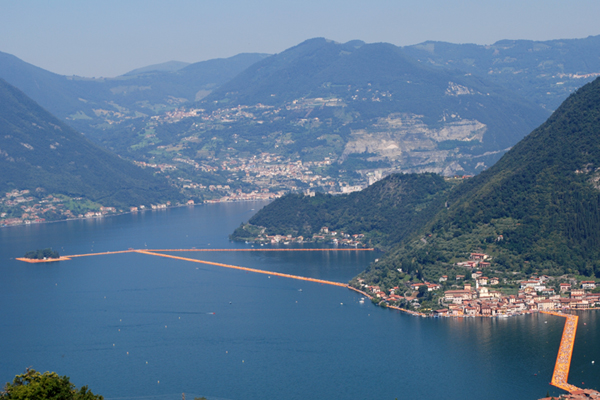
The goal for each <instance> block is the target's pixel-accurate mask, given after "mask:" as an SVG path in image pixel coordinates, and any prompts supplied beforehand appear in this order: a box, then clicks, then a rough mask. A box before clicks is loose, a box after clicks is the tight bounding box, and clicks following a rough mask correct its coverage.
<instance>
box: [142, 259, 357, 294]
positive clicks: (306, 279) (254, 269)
mask: <svg viewBox="0 0 600 400" xmlns="http://www.w3.org/2000/svg"><path fill="white" fill-rule="evenodd" d="M165 251H171V250H165ZM135 252H136V253H140V254H148V255H151V256H158V257H166V258H173V259H175V260H183V261H190V262H195V263H200V264H209V265H216V266H218V267H225V268H232V269H239V270H241V271H248V272H256V273H258V274H265V275H269V276H270V275H273V276H280V277H282V278H291V279H297V280H301V281H309V282H317V283H322V284H324V285H332V286H341V287H345V288H347V287H348V285H347V284H345V283H340V282H332V281H326V280H323V279H315V278H307V277H304V276H298V275H290V274H282V273H280V272H271V271H265V270H262V269H256V268H246V267H239V266H237V265H230V264H223V263H218V262H212V261H204V260H198V259H195V258H188V257H179V256H173V255H170V254H161V253H157V252H154V251H147V250H136V251H135Z"/></svg>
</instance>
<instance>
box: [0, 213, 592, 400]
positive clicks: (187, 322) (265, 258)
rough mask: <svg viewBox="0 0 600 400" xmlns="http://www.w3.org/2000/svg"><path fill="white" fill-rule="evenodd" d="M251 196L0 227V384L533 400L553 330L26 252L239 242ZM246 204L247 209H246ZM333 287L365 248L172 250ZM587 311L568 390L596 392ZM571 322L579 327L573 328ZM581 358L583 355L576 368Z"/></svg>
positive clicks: (194, 269)
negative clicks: (27, 375) (58, 381)
mask: <svg viewBox="0 0 600 400" xmlns="http://www.w3.org/2000/svg"><path fill="white" fill-rule="evenodd" d="M262 205H264V203H234V204H216V205H204V206H196V207H195V208H178V209H171V210H166V211H160V212H146V213H140V214H135V215H123V216H119V217H114V218H106V219H103V220H86V221H70V222H63V223H55V224H43V225H35V226H22V227H12V228H3V229H0V268H1V271H2V275H1V279H0V337H1V338H2V342H1V343H0V381H2V382H7V381H11V380H12V378H13V377H14V375H15V374H17V373H21V372H22V371H24V369H25V368H26V367H29V366H32V367H33V368H35V369H37V370H40V371H46V370H50V371H57V372H58V373H59V374H61V375H62V374H64V375H68V376H70V377H71V380H72V381H73V382H74V383H75V384H77V385H78V386H81V385H85V384H87V385H89V387H90V388H91V389H92V391H94V392H95V393H99V394H102V395H104V396H105V398H108V399H111V398H113V399H114V398H122V399H128V398H139V399H144V398H148V399H180V398H181V393H184V392H185V393H186V398H188V399H192V398H193V397H194V396H206V397H208V398H209V399H211V400H212V399H244V400H248V399H249V400H253V399H257V400H258V399H350V398H353V399H390V400H392V399H395V398H398V399H414V398H417V397H420V398H439V399H537V398H540V397H543V396H545V394H546V392H547V391H549V392H550V393H551V394H554V395H558V394H560V393H561V391H560V390H558V389H554V388H553V387H551V386H549V384H548V382H549V381H550V378H551V375H552V369H553V367H554V361H555V357H556V353H557V350H558V346H559V341H560V336H561V333H562V328H563V325H564V321H563V320H562V319H561V318H557V317H550V316H545V315H533V316H521V317H515V318H508V319H424V318H416V317H411V316H407V315H403V314H400V313H397V312H392V311H389V310H384V309H381V308H378V307H375V306H373V305H371V304H370V303H368V302H367V303H365V304H360V303H359V302H358V300H359V298H360V296H358V295H357V294H355V293H353V292H351V291H349V290H346V289H343V288H338V287H331V286H324V285H320V284H316V283H310V282H302V281H295V280H290V279H285V278H276V277H274V276H273V277H268V276H266V275H260V274H252V273H246V272H242V271H236V270H229V269H224V268H220V267H215V266H210V265H202V264H196V263H188V262H185V261H179V260H171V259H165V258H159V257H152V256H146V255H142V254H120V255H110V256H99V257H89V258H78V259H73V260H71V261H66V262H60V263H52V264H46V265H41V264H40V265H29V264H24V263H20V262H18V261H15V260H14V258H15V257H19V256H22V255H23V254H24V253H25V252H26V251H28V250H32V249H37V248H44V247H53V248H54V249H58V250H59V251H60V253H61V254H64V255H67V254H80V253H89V252H102V251H110V250H122V249H127V248H130V247H132V248H145V247H147V248H191V247H196V248H239V247H249V245H245V244H236V243H231V242H229V240H228V238H227V235H228V234H229V233H231V232H232V231H233V229H234V228H235V227H237V226H238V225H239V224H240V222H242V221H246V220H247V219H248V218H249V217H250V216H251V215H252V214H253V213H254V212H255V210H258V209H259V208H260V207H261V206H262ZM253 209H254V210H253ZM182 255H186V256H188V257H195V258H202V259H205V260H211V261H218V262H224V263H229V264H235V265H241V266H246V267H252V268H261V269H267V270H272V271H279V272H285V273H291V274H297V275H304V276H311V277H316V278H322V279H328V280H334V281H340V282H346V281H348V280H349V279H351V278H352V277H353V276H355V275H356V274H357V273H358V272H360V271H361V270H363V269H364V268H365V267H366V266H367V265H368V264H369V263H370V262H371V261H372V260H373V259H374V258H375V257H377V256H378V255H377V254H373V253H365V252H362V253H355V254H352V253H349V254H341V253H286V252H283V253H187V254H182ZM597 319H598V314H596V313H595V312H589V313H585V314H580V325H579V330H578V334H577V341H576V343H575V353H574V356H573V363H572V368H571V375H570V382H571V383H573V384H575V385H581V382H585V384H584V385H583V386H585V387H590V388H596V389H600V373H599V372H600V370H599V369H598V368H600V347H599V343H600V342H599V339H600V331H599V329H598V323H600V321H598V320H597ZM584 324H585V325H584ZM591 361H597V362H596V363H595V364H592V363H591Z"/></svg>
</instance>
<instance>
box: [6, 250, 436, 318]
mask: <svg viewBox="0 0 600 400" xmlns="http://www.w3.org/2000/svg"><path fill="white" fill-rule="evenodd" d="M373 250H374V249H373V248H345V249H339V248H320V249H269V248H267V249H263V248H259V249H128V250H119V251H105V252H102V253H88V254H74V255H69V256H64V257H61V258H60V261H66V260H70V259H72V258H77V257H90V256H103V255H110V254H123V253H139V254H146V255H151V256H157V257H165V258H171V259H175V260H182V261H189V262H195V263H200V264H208V265H215V266H219V267H224V268H231V269H237V270H241V271H246V272H254V273H258V274H264V275H269V276H271V275H273V276H279V277H282V278H290V279H297V280H301V281H308V282H315V283H320V284H322V285H331V286H339V287H344V288H347V289H351V290H354V291H356V292H358V293H360V294H362V295H364V296H365V297H367V298H369V299H371V298H372V296H370V295H368V294H367V293H365V292H363V291H361V290H358V289H356V288H354V287H352V286H350V285H348V284H346V283H341V282H333V281H327V280H324V279H316V278H307V277H304V276H298V275H291V274H283V273H281V272H273V271H265V270H262V269H256V268H246V267H240V266H237V265H230V264H223V263H218V262H212V261H204V260H198V259H195V258H189V257H180V256H174V255H170V254H162V253H165V252H236V251H238V252H244V251H256V252H273V251H304V252H306V251H313V252H315V251H320V252H323V251H327V252H329V251H334V252H351V251H352V252H356V251H373ZM17 260H20V261H27V260H26V259H21V258H17ZM57 261H59V260H57ZM387 307H388V308H390V309H394V310H398V311H402V312H404V313H407V314H411V315H415V316H421V317H425V316H426V315H425V314H423V313H420V312H417V311H411V310H407V309H404V308H401V307H395V306H387Z"/></svg>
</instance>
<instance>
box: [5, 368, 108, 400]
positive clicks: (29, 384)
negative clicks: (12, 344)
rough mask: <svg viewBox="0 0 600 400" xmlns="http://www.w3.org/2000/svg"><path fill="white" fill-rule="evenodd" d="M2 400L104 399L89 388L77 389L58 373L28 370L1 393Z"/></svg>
mask: <svg viewBox="0 0 600 400" xmlns="http://www.w3.org/2000/svg"><path fill="white" fill-rule="evenodd" d="M0 399H1V400H46V399H52V400H102V399H104V397H102V396H100V395H95V394H93V393H92V392H91V391H90V390H89V389H88V387H87V386H82V387H81V388H80V389H77V388H76V387H75V385H74V384H73V383H71V381H70V380H69V377H68V376H59V375H58V374H57V373H56V372H44V373H43V374H40V373H39V372H37V371H36V370H34V369H27V371H25V373H24V374H21V375H17V376H16V377H15V379H14V380H13V382H12V383H7V384H6V386H5V387H4V390H3V391H2V392H0Z"/></svg>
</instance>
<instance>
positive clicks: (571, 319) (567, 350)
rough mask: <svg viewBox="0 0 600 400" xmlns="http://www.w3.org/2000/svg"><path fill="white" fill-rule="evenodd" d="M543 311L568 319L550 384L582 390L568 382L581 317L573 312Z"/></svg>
mask: <svg viewBox="0 0 600 400" xmlns="http://www.w3.org/2000/svg"><path fill="white" fill-rule="evenodd" d="M541 312H542V313H544V314H550V315H556V316H557V317H563V318H566V319H567V320H566V321H565V328H564V329H563V334H562V338H561V340H560V347H559V348H558V356H557V357H556V364H555V366H554V373H553V374H552V381H551V382H550V384H551V385H553V386H556V387H557V388H560V389H563V390H566V391H567V392H569V393H573V392H575V391H579V390H581V389H580V388H578V387H577V386H574V385H571V384H570V383H568V382H567V380H568V378H569V369H570V368H571V357H572V355H573V345H574V344H575V334H576V333H577V321H578V320H579V317H578V316H577V315H573V314H563V313H558V312H553V311H541Z"/></svg>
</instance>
